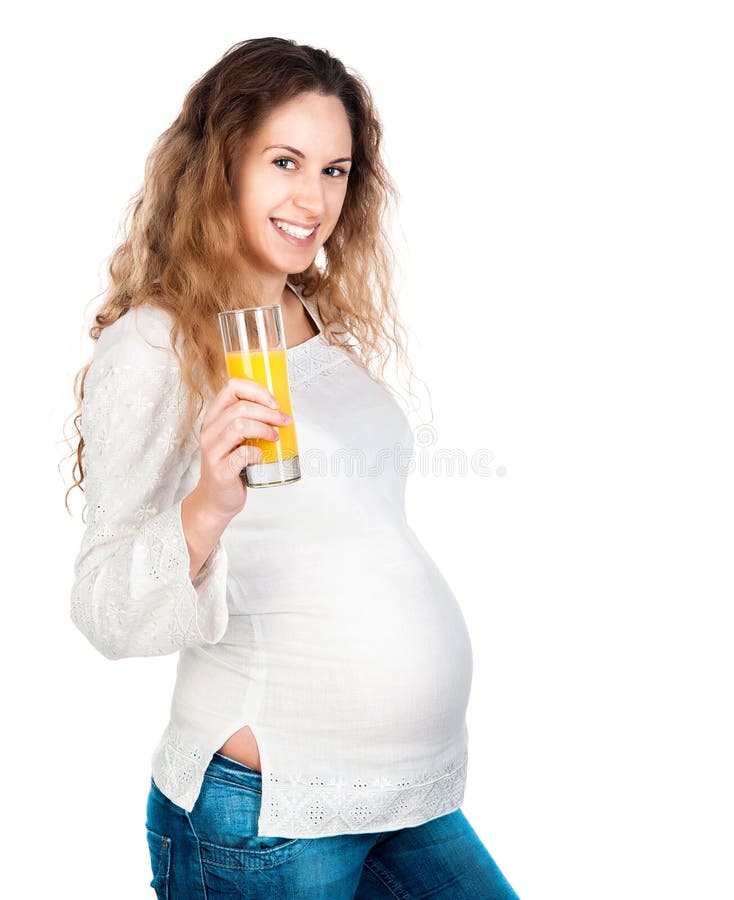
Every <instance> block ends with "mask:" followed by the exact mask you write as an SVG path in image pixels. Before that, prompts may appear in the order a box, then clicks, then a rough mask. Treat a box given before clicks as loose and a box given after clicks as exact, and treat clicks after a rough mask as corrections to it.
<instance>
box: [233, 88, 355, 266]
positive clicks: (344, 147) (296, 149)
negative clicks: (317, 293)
mask: <svg viewBox="0 0 734 900" xmlns="http://www.w3.org/2000/svg"><path fill="white" fill-rule="evenodd" d="M351 153H352V137H351V132H350V129H349V121H348V119H347V115H346V112H345V110H344V107H343V105H342V103H341V101H340V100H339V99H338V98H337V97H323V96H321V95H320V94H315V93H304V94H300V95H299V96H298V97H295V98H294V99H293V100H289V101H288V102H287V103H284V104H282V105H281V106H279V107H277V108H276V109H275V110H274V111H273V113H271V115H270V116H269V117H268V119H266V121H265V122H264V124H263V125H262V127H261V128H260V129H259V130H258V131H257V132H256V133H255V134H254V136H253V137H252V139H251V140H250V141H249V142H248V146H247V148H246V150H245V152H244V154H243V157H242V159H241V161H240V165H239V170H238V181H237V196H236V209H237V215H238V218H239V221H240V226H241V228H242V233H243V237H244V241H245V246H246V248H247V251H246V252H247V256H248V259H249V261H250V263H251V264H252V265H254V267H255V269H256V270H259V271H260V272H261V273H262V274H263V275H267V276H273V275H276V274H277V275H283V274H285V275H288V274H290V273H297V272H303V271H304V269H307V268H308V266H309V265H310V264H311V263H312V262H313V260H314V258H315V256H316V254H317V253H318V251H319V249H320V248H321V246H322V245H323V244H324V242H325V241H326V239H327V238H328V237H329V235H330V234H331V233H332V231H333V230H334V228H335V226H336V223H337V221H338V219H339V214H340V213H341V209H342V206H343V204H344V197H345V195H346V192H347V177H348V174H349V169H350V166H351V161H350V157H351ZM286 229H287V230H286Z"/></svg>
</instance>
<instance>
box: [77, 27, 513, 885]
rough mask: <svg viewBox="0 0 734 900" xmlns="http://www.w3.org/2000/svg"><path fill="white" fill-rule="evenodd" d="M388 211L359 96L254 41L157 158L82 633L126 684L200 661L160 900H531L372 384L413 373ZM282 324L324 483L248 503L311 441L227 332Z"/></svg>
mask: <svg viewBox="0 0 734 900" xmlns="http://www.w3.org/2000/svg"><path fill="white" fill-rule="evenodd" d="M393 193H394V190H393V187H392V182H391V180H390V178H389V176H388V174H387V172H386V170H385V167H384V165H383V162H382V159H381V125H380V122H379V118H378V116H377V113H376V111H375V108H374V105H373V102H372V99H371V95H370V92H369V90H368V88H367V87H366V85H365V84H364V82H363V81H362V79H361V78H359V77H358V76H357V75H356V74H355V73H352V72H350V71H349V70H347V69H346V68H345V67H344V65H343V64H342V63H341V62H339V61H338V60H337V59H335V58H333V57H332V56H331V55H330V54H328V53H327V52H325V51H323V50H316V49H314V48H312V47H309V46H304V45H298V44H296V43H295V42H294V41H289V40H283V39H279V38H262V39H255V40H250V41H245V42H243V43H240V44H237V45H235V46H234V47H232V48H231V49H230V50H229V51H228V52H227V53H226V54H225V55H224V56H223V57H222V59H221V60H220V61H219V62H218V63H216V65H214V66H213V67H212V69H211V70H210V71H208V72H207V73H206V74H205V75H204V76H203V77H202V78H201V79H200V80H199V81H197V82H196V83H195V84H194V85H193V87H192V88H191V89H190V91H189V93H188V95H187V96H186V98H185V100H184V104H183V108H182V110H181V113H180V115H179V116H178V118H177V119H176V120H175V121H174V122H173V124H172V125H171V126H170V128H168V130H167V131H165V132H164V133H163V135H162V136H161V137H160V138H159V140H158V142H157V143H156V145H155V147H154V149H153V151H152V153H151V155H150V158H149V160H148V164H147V168H146V175H145V182H144V185H143V188H142V190H141V192H140V193H139V195H138V196H137V197H136V199H135V202H134V205H133V207H132V210H131V218H130V222H129V228H128V232H127V235H126V238H125V240H124V241H123V243H122V244H121V245H120V246H119V247H118V248H117V250H116V251H115V253H114V254H113V256H112V258H111V262H110V267H109V274H110V287H109V290H108V293H107V296H106V297H105V300H104V302H103V305H102V307H101V309H100V310H99V312H98V314H97V315H96V318H95V323H96V324H95V326H94V327H93V328H92V330H91V332H90V333H91V336H92V338H93V339H94V340H95V350H94V355H93V359H92V361H91V363H90V364H89V365H88V366H87V367H85V368H84V369H83V370H82V371H81V372H80V377H79V379H78V382H77V383H78V392H79V393H78V397H79V401H80V417H79V418H78V419H77V422H78V425H79V436H80V441H79V446H78V449H77V465H76V468H75V472H76V479H77V480H76V484H77V485H81V484H82V483H83V485H84V489H85V498H86V506H85V509H86V513H87V518H86V523H85V524H86V530H85V532H84V534H83V538H82V545H81V549H80V552H79V555H78V557H77V560H76V563H75V570H74V574H75V581H74V585H73V588H72V592H71V615H72V619H73V621H74V623H75V624H76V625H77V626H78V628H79V629H80V630H81V631H82V632H83V633H84V634H85V635H86V636H87V638H88V639H89V640H90V641H91V642H92V643H93V644H94V646H95V647H96V648H97V649H98V650H99V651H100V652H101V653H103V654H104V655H105V656H107V657H109V658H110V659H119V658H122V657H131V656H149V655H154V654H165V653H175V652H178V653H179V663H178V672H177V679H176V685H175V690H174V696H173V702H172V705H171V717H170V721H169V723H168V724H167V726H166V727H165V730H164V732H163V735H162V737H161V740H160V743H159V745H158V747H157V748H156V750H155V752H154V755H153V760H152V773H151V774H152V777H151V784H150V793H149V796H148V804H147V821H146V823H145V825H146V829H147V837H148V847H149V850H150V857H151V862H152V870H153V880H152V882H151V884H152V886H153V887H154V888H155V890H156V893H157V895H158V897H167V898H174V900H183V898H186V900H205V898H208V900H215V898H220V897H222V898H223V897H237V896H241V897H248V898H277V900H285V898H293V900H310V898H328V900H342V898H343V900H346V898H352V897H359V898H395V897H402V898H413V897H415V898H418V897H429V896H430V897H431V898H446V900H457V898H471V900H477V898H503V900H505V898H514V897H516V894H515V893H514V891H513V890H512V888H511V887H510V885H509V884H508V883H507V881H506V880H505V878H504V877H503V875H502V873H501V872H500V871H499V869H498V868H497V866H496V865H495V863H494V861H493V860H492V858H491V856H490V855H489V853H488V852H487V849H486V848H485V847H484V846H483V844H482V843H481V841H480V840H479V838H478V836H477V835H476V833H475V832H474V830H473V829H472V828H471V826H470V824H469V823H468V821H467V819H466V818H465V817H464V815H463V813H462V812H461V809H460V806H461V803H462V800H463V796H464V788H465V780H466V772H467V730H466V724H465V712H466V707H467V702H468V699H469V691H470V685H471V675H472V653H471V645H470V642H469V637H468V634H467V631H466V626H465V623H464V620H463V617H462V615H461V611H460V609H459V606H458V604H457V602H456V599H455V597H454V596H453V594H452V592H451V590H450V588H449V587H448V585H447V584H446V582H445V581H444V579H443V577H442V576H441V573H440V572H439V570H438V569H437V567H436V565H435V564H434V563H433V562H432V560H431V559H430V558H429V557H428V555H427V554H426V551H425V550H424V548H423V547H422V545H421V544H420V542H419V541H418V539H417V538H416V536H415V534H414V533H413V531H412V530H411V528H410V526H409V525H408V523H407V521H406V517H405V505H404V494H405V477H406V472H405V468H406V467H405V455H406V452H409V450H410V448H411V446H412V444H411V441H412V437H411V429H410V426H409V423H408V419H407V417H406V415H405V414H404V412H403V411H402V408H401V407H400V406H399V405H398V403H397V402H396V400H395V399H394V398H393V396H392V395H391V392H390V391H389V390H388V388H387V385H386V383H385V382H384V380H383V379H382V377H381V376H380V375H378V374H377V372H376V370H375V367H374V362H375V360H378V361H379V360H380V359H384V358H385V355H386V353H385V350H386V347H388V346H389V344H390V342H391V341H392V342H393V344H394V345H395V346H396V348H397V349H398V350H399V351H400V352H401V353H404V350H403V347H402V343H401V341H400V339H399V337H398V336H399V334H400V327H401V326H399V325H398V321H399V320H398V316H397V311H396V309H395V302H394V299H393V293H392V287H391V267H390V260H391V258H392V256H391V252H390V248H389V245H388V243H387V239H386V237H385V235H384V234H383V231H382V229H383V228H384V221H383V213H384V212H385V211H386V209H387V205H388V201H389V199H390V195H391V194H393ZM317 257H318V259H317ZM271 304H280V306H281V309H282V313H283V320H284V324H285V331H286V338H287V346H288V349H287V351H286V352H287V360H288V370H289V380H290V389H291V399H292V406H293V413H294V419H295V424H296V428H297V434H298V444H299V451H300V456H301V466H302V470H303V475H302V478H301V480H300V481H297V482H294V483H292V484H289V485H284V486H279V487H275V488H269V489H268V488H266V489H253V488H251V489H249V490H248V488H247V487H246V485H245V483H244V481H243V479H242V478H241V477H240V472H241V470H242V469H243V467H244V466H245V465H247V464H250V463H254V462H257V461H258V460H259V459H260V458H261V451H260V450H259V449H258V448H257V447H256V445H255V444H254V443H253V441H255V440H257V439H264V440H274V439H277V436H278V427H279V426H282V425H283V424H286V423H287V422H289V421H291V420H290V419H289V418H288V417H286V416H284V415H283V414H281V412H280V411H279V409H278V408H277V404H276V403H275V402H274V400H273V398H272V396H271V395H270V393H269V392H268V391H267V390H266V389H265V388H264V387H262V386H261V385H259V384H257V383H255V382H254V381H251V380H248V379H245V378H228V377H227V373H226V368H225V365H224V358H223V351H222V347H221V339H220V335H219V333H218V327H217V313H218V312H220V311H223V310H227V309H236V308H242V307H248V306H266V305H271ZM401 459H402V464H401Z"/></svg>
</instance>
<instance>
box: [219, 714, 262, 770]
mask: <svg viewBox="0 0 734 900" xmlns="http://www.w3.org/2000/svg"><path fill="white" fill-rule="evenodd" d="M219 752H220V753H221V754H222V755H223V756H228V757H229V758H230V759H233V760H235V762H239V763H242V765H244V766H249V767H250V768H251V769H254V770H255V771H256V772H260V771H261V768H260V751H259V750H258V746H257V741H256V740H255V735H254V734H253V733H252V729H251V728H250V726H249V725H244V726H243V727H242V728H240V729H239V731H235V733H234V734H233V735H232V736H231V737H228V738H227V740H226V741H225V742H224V743H223V744H222V746H221V747H220V748H219Z"/></svg>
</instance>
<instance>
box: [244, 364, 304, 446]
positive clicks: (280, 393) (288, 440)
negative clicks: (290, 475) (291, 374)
mask: <svg viewBox="0 0 734 900" xmlns="http://www.w3.org/2000/svg"><path fill="white" fill-rule="evenodd" d="M227 371H228V372H229V375H230V377H231V378H251V379H252V380H253V381H257V382H258V383H259V384H262V385H264V386H265V387H266V388H267V389H268V390H269V391H270V393H271V394H272V395H273V396H274V397H275V399H276V400H277V401H278V407H279V409H280V410H281V412H285V413H288V415H291V416H292V415H293V410H292V409H291V393H290V388H289V386H288V368H287V363H286V355H285V350H267V351H265V352H263V351H262V350H253V351H252V352H250V353H248V352H247V351H245V350H242V351H240V350H236V351H230V352H229V353H227ZM276 427H277V428H278V431H279V432H280V438H279V440H277V441H266V440H263V439H261V438H247V440H246V441H245V443H246V444H254V446H255V447H259V448H260V449H261V450H262V453H263V459H262V461H263V462H264V463H268V462H277V460H279V459H290V458H291V457H292V456H296V455H297V454H298V444H297V441H296V427H295V423H291V424H290V425H277V426H276Z"/></svg>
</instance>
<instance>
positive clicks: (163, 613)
mask: <svg viewBox="0 0 734 900" xmlns="http://www.w3.org/2000/svg"><path fill="white" fill-rule="evenodd" d="M134 314H135V311H134V310H131V312H129V313H127V314H126V315H125V316H123V317H122V319H120V320H118V321H117V322H115V323H114V325H112V326H109V328H107V329H105V331H104V332H103V333H102V335H101V336H100V339H99V342H98V345H99V344H101V343H102V342H103V339H104V345H103V346H102V347H100V346H98V347H97V350H96V351H95V358H94V361H93V363H92V366H91V367H90V368H89V370H88V372H87V377H86V380H85V385H84V399H83V401H82V423H81V429H82V435H83V437H84V442H85V474H86V477H85V494H86V507H85V509H86V511H87V522H86V530H85V532H84V534H83V537H82V542H81V549H80V551H79V554H78V556H77V559H76V562H75V564H74V575H75V580H74V584H73V587H72V591H71V618H72V621H73V622H74V624H75V625H76V626H77V627H78V628H79V630H80V631H81V632H82V633H83V634H84V635H85V636H86V637H87V638H88V639H89V641H91V643H92V644H93V645H94V646H95V647H96V648H97V649H98V650H99V651H100V652H101V653H102V654H103V655H104V656H106V657H108V658H110V659H120V658H122V657H129V656H152V655H156V654H165V653H173V652H175V651H176V650H179V649H180V648H182V647H185V646H188V645H192V644H206V643H216V642H217V641H219V640H220V639H221V638H222V636H223V634H224V631H225V628H226V625H227V621H228V613H227V596H226V595H227V592H226V580H227V558H226V552H225V549H224V547H223V545H222V543H221V540H220V538H219V535H221V531H223V530H224V528H223V527H222V529H221V531H220V532H219V535H216V536H215V535H214V532H212V531H211V530H209V531H208V535H209V537H211V538H212V540H211V543H209V544H208V546H207V541H208V540H209V537H205V538H204V540H203V541H202V540H201V538H194V537H193V534H194V531H195V525H192V542H193V543H195V544H197V547H198V548H199V551H200V552H202V551H204V550H205V551H206V552H207V553H208V556H207V557H206V558H203V557H200V558H199V559H198V560H196V561H194V560H192V558H191V557H190V554H189V545H188V544H187V535H186V533H185V532H184V527H183V521H182V502H183V500H184V499H185V498H184V497H182V496H180V494H181V491H180V485H181V479H182V477H183V475H184V473H185V471H186V469H187V468H188V465H189V463H190V461H191V459H192V457H193V454H194V453H195V451H196V449H197V442H196V438H195V436H194V435H193V434H189V435H187V434H186V433H185V428H184V426H185V422H184V402H183V399H182V396H181V391H180V389H181V380H180V373H179V368H178V361H177V359H176V357H175V356H174V354H173V353H172V352H171V351H170V350H169V351H167V352H166V350H165V349H162V348H159V347H151V346H150V345H149V344H147V343H146V342H145V340H144V339H143V337H142V336H141V335H140V333H139V332H138V331H137V329H136V327H135V322H134V321H132V320H133V317H134ZM128 319H130V320H131V321H127V322H126V321H124V320H128ZM169 346H170V345H169ZM97 351H100V352H99V358H98V353H97ZM193 493H194V492H192V494H193ZM199 518H200V517H195V518H194V519H192V521H194V522H196V521H198V520H199ZM202 563H203V565H202ZM193 573H195V577H194V578H193V579H192V578H191V577H190V576H191V574H193Z"/></svg>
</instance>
